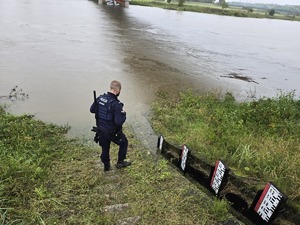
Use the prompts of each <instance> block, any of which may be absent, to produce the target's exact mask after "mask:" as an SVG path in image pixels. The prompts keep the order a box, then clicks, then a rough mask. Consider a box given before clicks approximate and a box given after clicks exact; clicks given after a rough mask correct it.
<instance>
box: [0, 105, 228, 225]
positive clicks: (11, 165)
mask: <svg viewBox="0 0 300 225" xmlns="http://www.w3.org/2000/svg"><path fill="white" fill-rule="evenodd" d="M127 129H128V130H127V131H126V133H127V134H128V133H130V130H129V128H127ZM67 132H68V127H64V126H56V125H54V124H45V123H44V122H42V121H39V120H37V119H35V118H34V117H32V116H30V115H23V116H14V115H12V114H10V113H8V112H6V111H5V110H4V108H3V106H1V107H0V224H26V225H27V224H35V225H36V224H126V222H129V223H130V224H175V225H176V224H178V225H181V224H187V225H188V224H190V225H194V224H200V225H201V224H220V223H221V224H222V222H224V221H228V220H230V219H233V216H232V215H231V214H230V213H229V212H228V210H229V209H228V205H227V203H226V202H225V201H219V200H216V199H213V198H209V197H208V196H207V195H206V194H204V192H202V191H201V187H196V186H195V185H194V184H192V183H190V182H189V181H188V180H186V179H184V178H183V177H182V176H181V175H180V174H179V173H177V172H175V171H174V169H173V168H172V167H170V166H169V164H168V162H167V161H166V160H164V159H162V158H160V157H159V156H157V157H154V156H152V155H151V154H149V153H147V149H144V148H143V147H142V146H141V144H140V143H139V142H138V141H137V140H136V139H135V137H134V135H133V134H130V135H128V139H129V143H130V146H129V152H128V158H129V159H130V160H132V161H133V165H132V166H131V167H129V168H126V169H122V170H117V169H115V168H113V171H111V172H107V173H104V172H103V166H102V164H101V163H100V160H99V152H100V148H99V146H97V145H96V144H94V143H93V144H91V142H90V140H89V141H87V140H78V139H70V138H67V137H66V135H65V134H66V133H67ZM112 153H113V154H112V156H111V158H112V161H115V160H116V159H117V155H116V153H117V149H116V146H114V147H113V149H112Z"/></svg>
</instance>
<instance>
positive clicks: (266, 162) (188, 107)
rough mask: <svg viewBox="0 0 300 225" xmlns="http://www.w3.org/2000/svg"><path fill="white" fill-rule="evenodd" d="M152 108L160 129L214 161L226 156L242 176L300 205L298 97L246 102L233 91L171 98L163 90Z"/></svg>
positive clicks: (202, 156) (288, 96)
mask: <svg viewBox="0 0 300 225" xmlns="http://www.w3.org/2000/svg"><path fill="white" fill-rule="evenodd" d="M152 109H153V118H152V121H153V127H154V129H155V130H156V131H157V133H161V134H162V135H164V136H165V138H166V139H168V140H170V141H172V142H175V143H178V144H179V145H180V144H187V145H188V146H189V147H190V148H191V149H192V152H193V154H195V155H197V156H198V157H201V158H204V159H206V160H207V161H208V162H210V163H212V164H213V163H214V161H215V160H216V159H222V160H224V161H225V163H226V164H227V165H228V166H229V167H230V168H231V169H232V170H233V171H234V172H235V173H237V174H239V175H241V176H248V177H255V178H259V179H261V180H262V181H265V182H267V181H272V182H274V183H275V184H276V185H277V186H278V188H280V189H281V190H282V191H283V192H284V193H285V194H287V195H288V197H289V204H291V205H293V206H296V207H298V209H299V206H300V195H299V193H300V169H299V168H300V160H299V158H300V145H299V140H300V100H295V99H294V94H293V93H280V94H279V95H278V96H277V97H274V98H261V99H258V100H256V101H253V102H244V103H237V102H236V101H235V99H234V97H233V96H232V95H231V94H230V93H227V94H226V96H225V97H224V98H222V99H220V98H219V96H215V95H214V94H207V95H201V96H199V95H195V94H193V93H191V92H187V93H180V96H178V98H174V99H172V100H170V96H168V94H166V93H161V94H160V96H159V100H158V101H157V102H156V103H155V104H153V107H152Z"/></svg>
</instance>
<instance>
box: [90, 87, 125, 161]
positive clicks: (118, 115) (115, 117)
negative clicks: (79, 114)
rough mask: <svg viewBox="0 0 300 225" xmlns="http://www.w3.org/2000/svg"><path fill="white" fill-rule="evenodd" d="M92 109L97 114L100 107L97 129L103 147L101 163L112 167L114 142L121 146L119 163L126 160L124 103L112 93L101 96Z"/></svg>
mask: <svg viewBox="0 0 300 225" xmlns="http://www.w3.org/2000/svg"><path fill="white" fill-rule="evenodd" d="M96 103H97V106H96V105H95V102H94V103H93V104H92V105H91V107H90V112H91V113H96V109H97V107H98V119H97V128H98V132H99V136H98V138H99V139H98V140H99V145H100V146H101V147H102V154H101V161H102V162H103V164H104V166H108V167H109V166H110V156H109V150H110V144H111V142H114V143H115V144H117V145H119V152H118V162H122V161H123V160H124V159H125V158H126V154H127V148H128V140H127V138H126V136H125V134H124V133H123V132H122V125H123V123H124V122H125V120H126V113H125V112H122V111H123V103H121V102H120V101H119V100H118V98H117V96H116V95H115V94H113V93H111V92H107V94H103V95H100V96H99V97H98V98H97V99H96Z"/></svg>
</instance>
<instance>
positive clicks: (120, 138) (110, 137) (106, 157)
mask: <svg viewBox="0 0 300 225" xmlns="http://www.w3.org/2000/svg"><path fill="white" fill-rule="evenodd" d="M111 142H113V143H115V144H117V145H119V152H118V162H121V161H123V160H124V159H126V154H127V148H128V140H127V138H126V136H125V134H124V133H123V132H118V134H112V133H107V132H101V131H100V134H99V145H100V146H101V147H102V153H101V156H100V158H101V161H102V163H103V164H104V165H109V163H110V154H109V150H110V144H111Z"/></svg>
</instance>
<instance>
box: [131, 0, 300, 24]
mask: <svg viewBox="0 0 300 225" xmlns="http://www.w3.org/2000/svg"><path fill="white" fill-rule="evenodd" d="M130 5H141V6H150V7H158V8H163V9H169V10H178V11H189V12H198V13H207V14H216V15H225V16H235V17H248V18H267V19H282V20H292V21H300V17H299V16H296V17H292V16H285V15H281V14H275V15H274V16H269V15H268V14H267V13H266V12H263V11H260V10H254V11H253V12H248V11H247V10H245V9H242V8H237V7H229V8H225V9H222V7H221V6H220V5H216V4H211V3H198V2H185V3H184V4H183V5H182V6H179V5H178V1H171V3H167V2H165V1H150V0H132V1H130Z"/></svg>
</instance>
